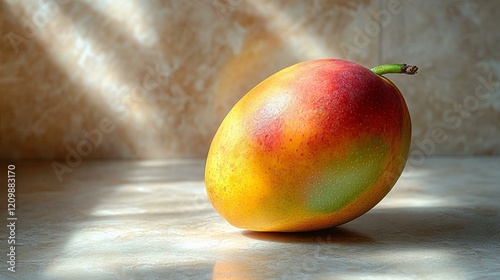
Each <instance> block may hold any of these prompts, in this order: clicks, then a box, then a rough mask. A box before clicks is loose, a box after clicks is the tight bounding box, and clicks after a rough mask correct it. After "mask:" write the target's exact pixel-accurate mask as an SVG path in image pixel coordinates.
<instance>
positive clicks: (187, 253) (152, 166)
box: [1, 157, 500, 279]
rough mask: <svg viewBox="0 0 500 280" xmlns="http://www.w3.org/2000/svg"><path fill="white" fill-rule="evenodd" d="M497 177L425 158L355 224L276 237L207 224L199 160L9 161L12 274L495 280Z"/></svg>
mask: <svg viewBox="0 0 500 280" xmlns="http://www.w3.org/2000/svg"><path fill="white" fill-rule="evenodd" d="M2 170H6V168H5V167H3V169H2ZM499 170H500V157H475V158H439V157H436V158H428V159H426V160H425V162H424V163H423V164H421V165H420V166H414V168H413V169H412V171H411V172H408V171H405V173H403V176H402V178H401V179H400V180H399V181H398V183H397V184H396V186H395V187H394V189H393V190H392V191H391V193H389V195H388V196H387V197H386V198H385V199H384V200H383V201H382V202H381V203H380V204H379V205H377V206H376V207H375V208H374V209H372V210H371V211H369V212H368V213H366V214H365V215H363V216H362V217H360V218H358V219H357V220H354V221H352V222H350V223H347V224H345V225H342V226H340V227H337V228H333V229H329V230H324V231H318V232H309V233H286V234H283V233H282V234H279V233H258V232H250V231H245V230H241V229H237V228H235V227H233V226H231V225H229V224H228V223H227V222H226V221H225V220H223V219H222V218H221V217H220V216H218V215H217V213H216V212H215V211H214V210H213V208H212V207H211V205H210V203H209V202H208V200H207V198H206V195H205V188H204V183H203V171H204V161H202V160H155V161H150V160H148V161H91V160H88V161H84V162H83V163H82V164H81V165H80V166H77V167H75V168H74V169H73V171H72V172H71V173H69V172H68V173H65V174H64V176H63V180H62V182H60V181H59V180H58V178H57V176H56V175H55V173H54V170H53V169H52V166H51V162H48V161H32V162H27V161H25V162H18V163H16V171H17V172H16V180H17V182H16V183H17V184H16V185H17V187H16V189H17V192H16V198H17V201H16V203H17V204H16V206H17V217H18V221H17V227H16V230H17V236H16V240H17V241H16V242H17V243H16V245H17V248H16V250H17V251H16V252H17V254H16V256H17V264H16V268H17V269H16V275H15V276H17V278H19V279H91V278H98V279H108V278H109V279H146V278H147V279H327V278H328V279H329V278H332V277H333V278H335V279H337V278H338V279H344V278H348V279H357V278H362V279H375V278H377V279H378V278H388V277H389V278H393V277H403V278H405V279H420V278H434V279H464V278H489V279H499V278H500V255H499V253H498V252H500V204H499V201H500V183H499V182H500V172H499ZM2 207H3V208H6V205H5V204H3V205H2ZM3 208H2V211H4V210H5V211H6V209H3ZM4 213H5V212H4ZM6 234H7V232H6V231H3V232H2V239H5V237H6ZM2 243H3V244H4V245H5V244H6V243H4V242H2ZM5 246H7V245H5ZM4 258H5V257H4ZM7 273H8V271H7V270H6V268H5V269H4V270H3V271H2V272H1V274H2V275H7ZM17 278H16V279H17Z"/></svg>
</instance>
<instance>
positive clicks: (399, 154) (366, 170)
mask: <svg viewBox="0 0 500 280" xmlns="http://www.w3.org/2000/svg"><path fill="white" fill-rule="evenodd" d="M416 70H417V68H416V67H414V66H408V65H406V64H392V65H382V66H379V67H375V68H373V69H371V70H370V69H367V68H365V67H363V66H361V65H358V64H356V63H353V62H350V61H345V60H339V59H322V60H312V61H306V62H302V63H298V64H295V65H293V66H290V67H288V68H285V69H283V70H281V71H279V72H277V73H275V74H274V75H272V76H270V77H269V78H267V79H265V80H264V81H262V82H261V83H260V84H258V85H257V86H255V87H254V88H253V89H252V90H250V92H248V93H247V94H246V95H245V96H243V97H242V98H241V99H240V100H239V101H238V103H237V104H236V105H235V106H234V107H233V108H232V109H231V111H230V112H229V113H228V114H227V116H226V117H225V119H224V120H223V121H222V123H221V125H220V127H219V129H218V130H217V132H216V134H215V136H214V138H213V140H212V143H211V146H210V149H209V152H208V156H207V161H206V167H205V184H206V191H207V195H208V198H209V199H210V201H211V203H212V205H213V206H214V208H215V209H216V210H217V212H218V213H219V214H220V215H221V216H222V217H224V218H225V219H226V220H227V221H228V222H229V223H231V224H232V225H234V226H236V227H239V228H244V229H248V230H254V231H278V232H295V231H311V230H319V229H325V228H329V227H333V226H337V225H340V224H343V223H346V222H348V221H351V220H353V219H355V218H357V217H359V216H360V215H362V214H364V213H365V212H367V211H368V210H370V209H371V208H372V207H374V206H375V205H376V204H377V203H378V202H380V201H381V200H382V198H383V197H384V196H385V195H386V194H387V193H388V192H389V191H390V190H391V188H392V187H393V186H394V184H395V183H396V181H397V180H398V178H399V176H400V175H401V172H402V171H403V169H404V166H405V163H406V160H407V157H408V151H409V147H410V142H411V121H410V115H409V113H408V109H407V106H406V103H405V101H404V99H403V97H402V95H401V92H400V91H399V90H398V88H397V87H396V86H395V85H394V84H393V83H392V82H390V81H389V80H388V79H386V78H385V77H383V76H382V74H386V73H406V74H414V73H415V72H416Z"/></svg>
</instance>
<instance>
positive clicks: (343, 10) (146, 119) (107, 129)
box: [0, 0, 500, 160]
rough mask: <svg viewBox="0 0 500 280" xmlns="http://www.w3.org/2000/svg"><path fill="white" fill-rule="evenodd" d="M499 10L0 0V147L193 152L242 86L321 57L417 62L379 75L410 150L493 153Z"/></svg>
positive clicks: (469, 5)
mask: <svg viewBox="0 0 500 280" xmlns="http://www.w3.org/2000/svg"><path fill="white" fill-rule="evenodd" d="M499 14H500V1H489V0H482V1H430V0H429V1H397V0H371V1H370V0H365V1H347V0H346V1H264V0H253V1H250V0H248V1H244V0H207V1H201V0H198V1H173V0H172V1H139V0H135V1H132V0H130V1H110V0H109V1H104V0H99V1H67V0H64V1H63V0H59V1H57V0H45V1H5V0H2V1H0V35H1V38H2V39H1V40H0V98H1V100H0V110H1V111H0V115H1V121H0V125H1V127H0V130H1V142H0V145H1V156H2V157H3V158H65V157H66V156H68V155H69V154H71V153H73V152H75V151H76V152H77V153H80V155H81V156H82V157H86V158H150V157H155V158H157V157H204V156H205V154H206V151H207V149H208V145H209V143H210V140H211V137H212V136H213V134H214V132H215V130H216V128H217V126H218V124H219V123H220V121H221V120H222V118H223V117H224V115H225V114H226V113H227V111H228V110H229V109H230V108H231V106H232V105H233V104H234V103H235V102H236V101H237V100H238V99H239V98H240V97H241V96H242V95H244V94H245V93H246V92H247V91H248V90H249V89H251V88H252V87H253V86H254V85H255V84H257V83H258V82H259V81H260V80H262V79H263V78H265V77H267V76H268V75H270V74H272V73H274V72H276V71H277V70H279V69H281V68H284V67H286V66H289V65H291V64H294V63H296V62H299V61H303V60H309V59H316V58H325V57H336V58H344V59H349V60H353V61H355V62H357V63H360V64H363V65H365V66H367V67H372V66H375V65H378V64H382V63H396V62H398V63H399V62H407V63H413V64H417V65H419V66H420V69H421V70H420V74H419V75H417V76H415V77H395V76H392V77H391V79H392V80H393V81H394V82H395V83H396V84H397V85H398V86H399V87H400V89H401V90H402V92H403V93H404V95H405V98H406V100H407V103H408V106H409V108H410V112H411V114H412V120H413V133H414V139H413V140H414V142H413V154H412V155H413V157H414V160H419V158H420V157H423V156H428V155H442V154H446V155H489V154H500V97H499V96H500V83H498V82H499V81H500V52H499V51H498V50H499V49H498V47H499V45H500V32H499V29H498V26H500V18H499V17H498V15H499ZM439 134H441V136H442V135H445V138H446V141H436V140H439V139H438V138H436V137H434V138H433V135H434V136H437V135H439ZM86 139H91V141H87V140H86Z"/></svg>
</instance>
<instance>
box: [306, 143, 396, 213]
mask: <svg viewBox="0 0 500 280" xmlns="http://www.w3.org/2000/svg"><path fill="white" fill-rule="evenodd" d="M388 156H389V144H388V143H387V142H386V141H385V140H384V139H383V138H381V137H373V138H371V139H369V140H366V141H363V142H361V143H358V144H357V145H355V146H354V147H353V148H352V149H351V151H350V152H349V153H348V156H347V157H346V158H345V159H342V160H336V161H335V162H333V163H332V164H331V165H330V166H328V167H327V168H326V170H325V171H324V172H323V173H322V176H321V178H320V179H319V180H317V181H316V182H314V183H313V184H314V185H315V186H314V187H313V188H312V190H313V191H312V193H310V196H309V199H308V208H309V209H310V210H312V211H314V212H322V213H333V212H335V211H338V210H340V209H342V208H343V207H344V206H346V205H347V204H348V203H350V202H351V201H353V200H354V199H356V198H357V197H358V196H359V195H361V193H363V192H364V191H365V190H367V189H368V188H370V187H372V186H373V185H374V184H375V183H376V182H377V181H378V179H379V178H380V177H381V176H382V174H383V172H384V165H385V163H386V160H387V157H388Z"/></svg>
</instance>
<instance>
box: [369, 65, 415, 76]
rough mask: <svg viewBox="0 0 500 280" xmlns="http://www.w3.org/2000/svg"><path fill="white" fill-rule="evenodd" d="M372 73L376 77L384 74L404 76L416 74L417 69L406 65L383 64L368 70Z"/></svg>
mask: <svg viewBox="0 0 500 280" xmlns="http://www.w3.org/2000/svg"><path fill="white" fill-rule="evenodd" d="M370 70H371V71H372V72H373V73H375V74H377V75H380V76H382V75H384V74H406V75H415V74H416V73H417V70H418V67H417V66H413V65H408V64H384V65H379V66H376V67H373V68H372V69H370Z"/></svg>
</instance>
